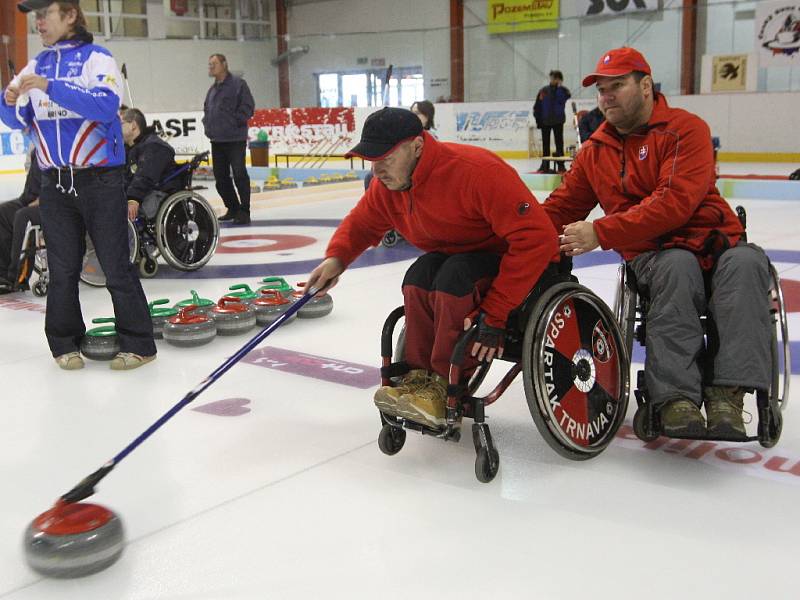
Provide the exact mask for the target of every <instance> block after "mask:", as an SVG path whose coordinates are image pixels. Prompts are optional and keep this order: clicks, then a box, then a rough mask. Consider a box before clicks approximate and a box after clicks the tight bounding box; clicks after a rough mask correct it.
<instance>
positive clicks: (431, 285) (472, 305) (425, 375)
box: [307, 108, 558, 427]
mask: <svg viewBox="0 0 800 600" xmlns="http://www.w3.org/2000/svg"><path fill="white" fill-rule="evenodd" d="M350 155H352V156H358V157H361V158H364V159H366V160H369V161H372V172H373V173H374V176H375V179H376V180H377V181H373V182H372V185H370V186H369V189H368V190H366V192H365V194H364V196H363V197H362V198H361V200H360V201H359V202H358V204H357V205H356V207H355V208H354V209H353V210H352V211H351V212H350V214H349V215H347V217H345V219H344V221H342V224H341V225H340V226H339V228H338V229H337V230H336V232H335V233H334V234H333V237H332V239H331V241H330V243H329V245H328V249H327V251H326V253H325V256H326V258H325V260H324V261H323V262H322V263H321V264H320V265H319V266H318V267H317V268H316V269H314V271H312V273H311V275H310V276H309V279H308V284H307V287H308V288H309V289H310V288H317V289H318V290H319V291H320V292H324V291H325V290H327V289H329V288H331V287H333V286H334V285H335V284H336V282H337V281H338V278H339V275H341V273H342V272H343V271H344V270H345V268H347V266H348V265H349V264H350V263H351V262H353V260H355V259H356V258H357V257H358V256H359V255H360V254H361V253H362V252H364V250H366V249H367V248H369V247H370V246H374V245H376V244H378V243H379V242H380V240H381V238H382V237H383V234H384V233H386V231H388V230H390V229H395V230H397V231H398V232H399V233H400V234H401V235H402V236H403V237H404V238H405V239H406V240H408V242H410V243H411V244H413V245H414V246H416V247H417V248H419V249H420V250H422V251H424V252H425V254H423V255H422V256H421V257H420V258H419V259H417V260H416V262H414V264H412V265H411V267H410V268H409V269H408V271H407V273H406V276H405V279H404V280H403V288H402V289H403V298H404V304H405V311H406V321H405V322H406V338H405V361H406V362H407V363H408V364H409V366H410V367H411V371H410V372H409V373H408V375H407V376H405V377H404V380H403V382H402V384H401V385H399V386H398V387H382V388H380V389H379V390H378V391H377V392H376V393H375V404H376V406H378V408H379V409H380V410H381V411H384V412H387V413H389V414H393V415H397V416H402V417H405V418H408V419H410V420H413V421H416V422H418V423H422V424H424V425H428V426H430V427H439V426H443V425H444V423H445V401H446V397H447V374H448V370H449V365H450V354H451V352H452V349H453V346H454V345H455V342H456V339H457V338H458V336H459V333H460V332H461V331H462V330H463V329H465V328H468V327H469V325H471V323H472V322H474V321H475V320H476V319H477V323H478V327H479V333H478V338H477V340H478V341H477V342H476V343H475V344H474V346H473V348H472V349H471V351H472V352H471V353H472V357H473V359H472V360H473V361H474V362H473V364H472V365H470V366H472V367H474V366H475V365H477V364H478V361H481V360H485V361H487V362H488V361H491V360H492V358H494V356H495V355H497V356H498V357H499V356H502V353H503V347H502V344H503V339H504V331H505V326H506V320H507V318H508V313H509V312H510V311H511V310H512V309H514V308H515V307H517V306H518V305H519V304H521V303H522V301H523V300H524V299H525V296H526V295H527V294H528V292H529V291H530V290H531V289H532V288H533V286H534V285H535V283H536V281H537V280H538V279H539V277H540V276H541V275H542V273H543V272H544V270H545V268H546V267H547V265H548V264H549V263H550V262H551V261H553V260H558V237H557V236H556V232H555V229H554V228H553V225H552V223H551V222H550V219H548V218H547V215H545V214H544V211H543V210H542V207H541V205H540V204H539V203H538V202H537V201H536V198H534V196H533V194H531V192H530V191H529V190H528V188H527V187H526V186H525V184H524V183H523V182H522V180H521V179H520V177H519V175H518V174H517V172H516V171H515V170H514V169H513V168H512V167H510V166H509V165H508V164H507V163H505V162H504V161H503V160H502V159H501V158H500V157H498V156H497V155H495V154H493V153H492V152H489V151H488V150H484V149H482V148H477V147H474V146H467V145H463V144H450V143H443V142H439V141H437V140H436V139H435V138H433V137H432V136H431V135H429V134H428V133H427V132H423V130H422V123H421V122H420V120H419V119H418V118H417V116H416V115H415V114H414V113H412V112H411V111H408V110H405V109H401V108H383V109H381V110H379V111H378V112H376V113H373V114H372V115H370V116H369V117H368V118H367V120H366V122H365V123H364V129H363V131H362V134H361V142H360V143H359V144H358V145H357V146H356V147H355V148H353V150H351V151H350V153H349V154H348V156H350Z"/></svg>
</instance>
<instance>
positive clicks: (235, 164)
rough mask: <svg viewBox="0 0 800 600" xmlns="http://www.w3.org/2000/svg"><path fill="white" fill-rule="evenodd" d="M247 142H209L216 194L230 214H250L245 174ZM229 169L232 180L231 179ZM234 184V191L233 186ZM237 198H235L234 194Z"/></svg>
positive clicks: (248, 179) (248, 190)
mask: <svg viewBox="0 0 800 600" xmlns="http://www.w3.org/2000/svg"><path fill="white" fill-rule="evenodd" d="M246 152H247V142H211V160H212V161H213V162H214V179H216V180H217V192H219V195H220V196H221V197H222V201H223V202H224V203H225V208H227V209H228V210H229V211H230V212H231V213H234V214H235V213H238V212H239V211H242V212H246V213H249V212H250V176H249V175H248V174H247V165H246V164H245V154H246ZM231 169H232V170H233V179H231ZM234 183H235V184H236V189H234V187H233V184H234ZM237 191H238V192H239V197H238V198H237V197H236V192H237Z"/></svg>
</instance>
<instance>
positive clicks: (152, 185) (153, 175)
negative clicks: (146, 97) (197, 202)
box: [122, 108, 180, 221]
mask: <svg viewBox="0 0 800 600" xmlns="http://www.w3.org/2000/svg"><path fill="white" fill-rule="evenodd" d="M122 136H123V138H124V139H125V145H126V146H127V152H126V153H125V154H126V155H125V159H126V171H125V190H126V193H127V196H128V218H129V219H130V220H131V221H133V220H135V219H136V215H137V214H138V212H139V206H140V205H141V203H142V201H143V200H144V199H145V198H146V197H147V195H148V194H150V193H151V192H153V191H155V190H158V191H162V192H167V193H170V192H174V191H177V190H178V189H180V179H179V178H175V179H173V180H171V181H170V182H169V183H168V184H167V186H166V187H167V188H168V189H166V188H165V187H163V186H161V187H160V186H159V184H160V182H161V181H163V180H164V178H165V177H166V176H167V175H169V174H170V173H172V172H174V171H175V170H176V169H177V165H176V164H175V150H174V149H173V148H172V146H170V145H169V144H168V143H167V142H165V141H164V140H162V139H161V138H160V137H159V135H158V133H156V131H155V129H154V128H153V127H148V125H147V119H146V118H145V116H144V113H142V111H140V110H139V109H137V108H129V109H128V110H127V111H125V113H124V114H123V116H122Z"/></svg>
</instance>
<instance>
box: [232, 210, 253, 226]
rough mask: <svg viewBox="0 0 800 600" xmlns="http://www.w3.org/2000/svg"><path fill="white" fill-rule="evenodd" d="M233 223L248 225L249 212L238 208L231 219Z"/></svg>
mask: <svg viewBox="0 0 800 600" xmlns="http://www.w3.org/2000/svg"><path fill="white" fill-rule="evenodd" d="M233 224H234V225H250V212H249V211H245V210H240V211H239V212H238V213H237V214H236V217H235V218H234V219H233Z"/></svg>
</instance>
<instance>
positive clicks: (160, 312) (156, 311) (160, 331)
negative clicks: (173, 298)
mask: <svg viewBox="0 0 800 600" xmlns="http://www.w3.org/2000/svg"><path fill="white" fill-rule="evenodd" d="M161 304H169V300H167V299H166V298H160V299H159V300H153V301H152V302H151V303H150V304H148V305H147V307H148V308H149V309H150V320H151V321H152V322H153V337H154V338H155V339H157V340H161V339H163V338H164V323H166V322H167V319H169V318H170V317H174V316H175V315H177V314H178V309H177V308H169V307H164V308H156V307H157V306H159V305H161Z"/></svg>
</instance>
